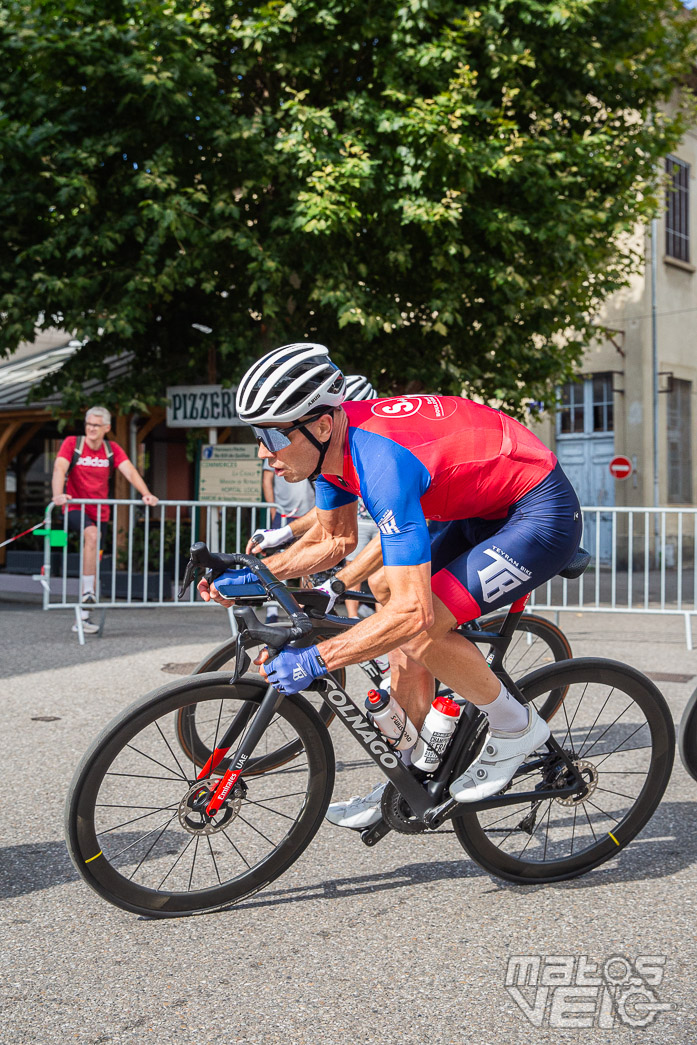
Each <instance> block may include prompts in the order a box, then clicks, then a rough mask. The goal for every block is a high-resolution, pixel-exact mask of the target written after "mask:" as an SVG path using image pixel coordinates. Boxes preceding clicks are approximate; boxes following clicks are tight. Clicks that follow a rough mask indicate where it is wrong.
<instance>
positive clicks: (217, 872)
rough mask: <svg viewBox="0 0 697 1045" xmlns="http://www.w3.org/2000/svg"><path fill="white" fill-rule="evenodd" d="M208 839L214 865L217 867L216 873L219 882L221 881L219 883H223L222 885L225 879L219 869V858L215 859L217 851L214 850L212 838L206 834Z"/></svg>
mask: <svg viewBox="0 0 697 1045" xmlns="http://www.w3.org/2000/svg"><path fill="white" fill-rule="evenodd" d="M206 841H207V842H208V848H209V850H210V854H211V860H212V861H213V866H214V867H215V873H216V875H217V876H218V882H219V884H221V885H222V881H223V880H222V878H221V877H220V871H219V870H218V862H217V860H216V859H215V853H214V852H213V846H212V845H211V840H210V838H209V837H208V835H206Z"/></svg>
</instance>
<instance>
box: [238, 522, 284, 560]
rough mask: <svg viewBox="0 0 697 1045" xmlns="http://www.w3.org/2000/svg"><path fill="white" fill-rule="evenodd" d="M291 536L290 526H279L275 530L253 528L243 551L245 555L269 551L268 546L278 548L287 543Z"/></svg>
mask: <svg viewBox="0 0 697 1045" xmlns="http://www.w3.org/2000/svg"><path fill="white" fill-rule="evenodd" d="M292 537H293V531H292V530H291V528H290V526H280V527H279V528H278V529H277V530H255V531H254V533H253V534H252V536H251V537H250V539H249V540H248V541H247V547H246V548H245V551H246V552H247V555H257V554H258V553H259V552H266V551H269V549H270V548H279V547H280V546H281V545H282V544H287V543H288V541H290V540H291V539H292Z"/></svg>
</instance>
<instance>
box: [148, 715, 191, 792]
mask: <svg viewBox="0 0 697 1045" xmlns="http://www.w3.org/2000/svg"><path fill="white" fill-rule="evenodd" d="M155 726H156V728H157V732H158V733H159V734H160V736H161V737H162V739H163V740H164V742H165V744H166V745H167V750H168V751H169V753H170V754H171V756H172V758H173V759H174V761H175V762H176V763H177V768H178V769H179V771H180V773H181V775H182V776H183V777H184V780H188V777H187V775H186V773H185V772H184V770H183V769H182V767H181V763H180V762H179V759H178V758H177V756H176V755H175V753H174V751H173V750H172V745H171V744H170V742H169V740H168V739H167V737H166V736H165V735H164V733H163V732H162V728H161V726H160V723H159V722H156V723H155ZM195 776H196V774H195V773H194V777H195Z"/></svg>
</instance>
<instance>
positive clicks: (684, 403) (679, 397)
mask: <svg viewBox="0 0 697 1045" xmlns="http://www.w3.org/2000/svg"><path fill="white" fill-rule="evenodd" d="M668 501H669V502H670V503H671V504H692V382H691V381H678V380H676V379H675V378H673V379H672V381H671V388H670V392H669V393H668Z"/></svg>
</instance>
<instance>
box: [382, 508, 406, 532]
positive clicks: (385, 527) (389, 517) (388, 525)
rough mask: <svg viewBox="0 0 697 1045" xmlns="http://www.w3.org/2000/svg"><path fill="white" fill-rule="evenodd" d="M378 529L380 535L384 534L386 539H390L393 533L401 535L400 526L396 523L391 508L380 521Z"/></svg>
mask: <svg viewBox="0 0 697 1045" xmlns="http://www.w3.org/2000/svg"><path fill="white" fill-rule="evenodd" d="M378 529H379V531H380V533H384V534H385V536H386V537H389V535H390V534H391V533H400V532H401V531H400V529H399V526H397V523H396V522H395V518H394V512H393V511H392V509H391V508H388V510H387V511H386V512H385V513H384V515H382V516H381V517H380V518H379V519H378Z"/></svg>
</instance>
